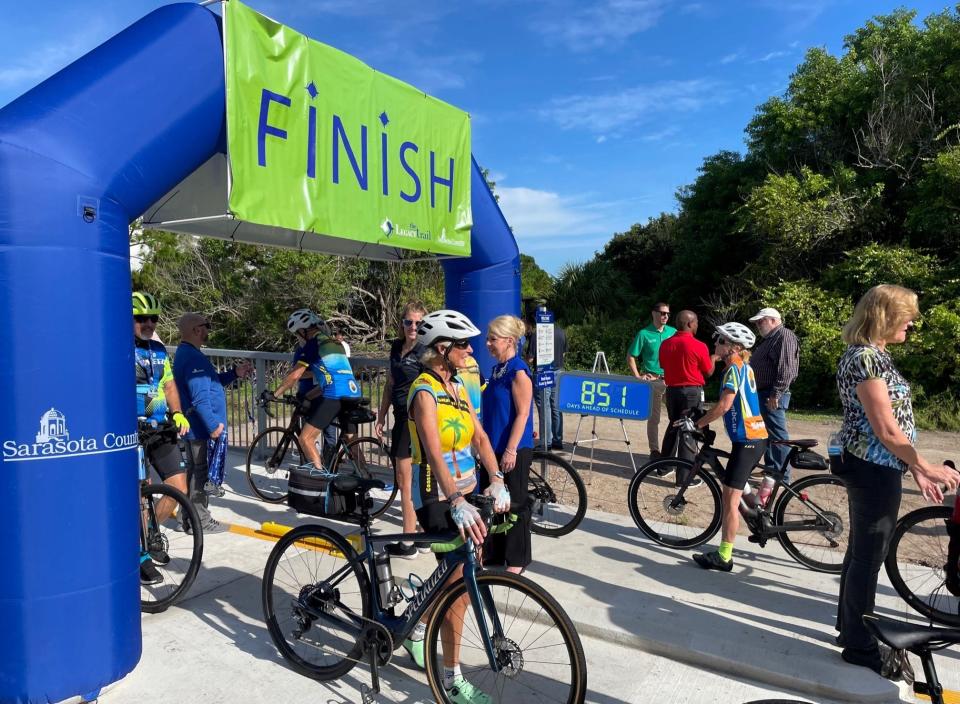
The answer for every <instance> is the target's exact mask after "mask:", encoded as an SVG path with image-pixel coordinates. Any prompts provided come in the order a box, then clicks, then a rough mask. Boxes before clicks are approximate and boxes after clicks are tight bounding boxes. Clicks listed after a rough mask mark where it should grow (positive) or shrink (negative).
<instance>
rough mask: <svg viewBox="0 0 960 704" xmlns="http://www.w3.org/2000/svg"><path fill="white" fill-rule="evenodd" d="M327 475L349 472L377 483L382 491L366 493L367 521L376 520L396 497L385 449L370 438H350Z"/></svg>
mask: <svg viewBox="0 0 960 704" xmlns="http://www.w3.org/2000/svg"><path fill="white" fill-rule="evenodd" d="M330 471H331V472H333V473H334V474H337V473H339V472H349V473H351V474H356V475H357V476H359V477H361V478H363V479H379V480H380V481H382V482H383V484H384V486H385V487H386V488H384V489H374V490H372V491H371V492H370V499H371V500H372V501H373V506H372V507H371V509H370V517H371V518H376V517H377V516H379V515H381V514H382V513H383V512H384V511H386V510H387V509H388V508H390V504H391V503H393V497H395V496H396V495H397V480H396V475H395V474H394V470H393V460H392V459H391V458H390V453H389V452H387V446H386V445H384V444H383V443H382V442H380V440H378V439H377V438H374V437H360V438H354V439H353V440H351V441H350V442H348V443H347V444H345V445H344V446H343V447H341V448H340V452H338V453H337V457H336V459H334V461H333V465H331V468H330Z"/></svg>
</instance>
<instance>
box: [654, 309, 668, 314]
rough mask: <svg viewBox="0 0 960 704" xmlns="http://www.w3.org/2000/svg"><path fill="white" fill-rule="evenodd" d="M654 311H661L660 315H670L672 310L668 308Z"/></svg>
mask: <svg viewBox="0 0 960 704" xmlns="http://www.w3.org/2000/svg"><path fill="white" fill-rule="evenodd" d="M654 312H656V313H659V314H660V315H670V311H668V310H658V311H654Z"/></svg>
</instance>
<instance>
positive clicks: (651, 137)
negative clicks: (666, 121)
mask: <svg viewBox="0 0 960 704" xmlns="http://www.w3.org/2000/svg"><path fill="white" fill-rule="evenodd" d="M679 133H680V128H679V127H677V126H675V125H671V126H670V127H665V128H664V129H662V130H657V131H656V132H651V133H650V134H645V135H643V136H642V137H640V141H641V142H660V141H663V140H664V139H669V138H670V137H673V136H674V135H677V134H679Z"/></svg>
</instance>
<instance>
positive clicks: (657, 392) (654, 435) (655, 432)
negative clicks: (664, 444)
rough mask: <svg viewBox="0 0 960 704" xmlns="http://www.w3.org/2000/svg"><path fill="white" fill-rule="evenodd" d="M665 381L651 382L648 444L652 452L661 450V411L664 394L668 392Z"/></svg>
mask: <svg viewBox="0 0 960 704" xmlns="http://www.w3.org/2000/svg"><path fill="white" fill-rule="evenodd" d="M666 388H667V387H666V386H664V384H663V379H657V380H656V381H651V382H650V396H651V399H650V417H649V418H647V444H648V445H649V446H650V452H653V451H654V450H657V451H659V450H660V410H661V409H662V408H663V394H664V391H666Z"/></svg>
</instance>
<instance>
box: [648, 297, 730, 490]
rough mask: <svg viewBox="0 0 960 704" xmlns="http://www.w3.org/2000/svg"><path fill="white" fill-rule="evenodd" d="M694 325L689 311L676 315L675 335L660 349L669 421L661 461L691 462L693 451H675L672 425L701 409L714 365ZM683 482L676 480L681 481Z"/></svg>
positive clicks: (675, 433)
mask: <svg viewBox="0 0 960 704" xmlns="http://www.w3.org/2000/svg"><path fill="white" fill-rule="evenodd" d="M697 323H698V321H697V314H696V313H694V312H693V311H692V310H682V311H680V312H679V313H677V333H676V334H675V335H674V336H673V337H671V338H669V339H667V340H664V341H663V343H662V344H661V345H660V366H661V367H663V382H664V384H666V386H667V391H666V401H667V416H668V417H669V418H670V422H669V424H668V425H667V432H666V434H665V435H664V436H663V448H662V452H663V455H664V457H672V456H673V455H677V456H678V457H680V458H681V459H686V460H691V461H692V460H693V458H694V455H695V454H696V448H695V447H688V446H684V445H683V444H681V447H679V448H676V450H675V448H674V445H676V443H677V429H676V428H674V427H673V423H674V421H676V420H677V419H679V418H680V417H681V416H682V415H683V413H684V412H685V411H687V410H689V409H691V408H700V407H701V404H702V403H703V384H704V380H705V379H706V377H708V376H710V375H711V374H713V368H714V366H715V365H716V363H717V355H715V354H710V350H709V349H708V348H707V346H706V345H705V344H704V343H702V342H700V340H698V339H697V338H696V337H694V335H696V334H697ZM684 478H685V477H678V479H679V480H681V481H682V480H683V479H684Z"/></svg>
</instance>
